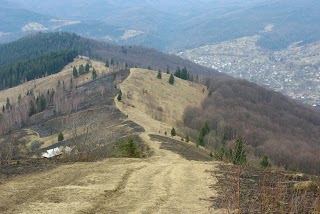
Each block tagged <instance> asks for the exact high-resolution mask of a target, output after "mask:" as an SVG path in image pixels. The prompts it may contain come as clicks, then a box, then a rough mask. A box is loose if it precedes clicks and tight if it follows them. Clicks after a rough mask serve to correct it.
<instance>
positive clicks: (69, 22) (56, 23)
mask: <svg viewBox="0 0 320 214" xmlns="http://www.w3.org/2000/svg"><path fill="white" fill-rule="evenodd" d="M49 22H51V23H53V24H54V26H52V27H51V28H52V29H53V30H55V29H57V28H59V27H63V26H67V25H75V24H80V23H81V21H74V20H61V19H50V20H49Z"/></svg>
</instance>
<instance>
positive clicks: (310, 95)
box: [178, 36, 320, 108]
mask: <svg viewBox="0 0 320 214" xmlns="http://www.w3.org/2000/svg"><path fill="white" fill-rule="evenodd" d="M258 38H259V37H258V36H253V37H244V38H240V39H237V40H233V41H228V42H223V43H219V44H216V45H207V46H203V47H200V48H196V49H192V50H187V51H184V52H180V53H178V55H179V56H182V57H184V58H187V59H189V60H191V61H193V62H195V63H198V64H201V65H203V66H207V67H211V68H213V69H216V70H218V71H221V72H224V73H227V74H229V75H231V76H233V77H235V78H243V79H247V80H249V81H251V82H255V83H257V84H259V85H262V86H265V87H267V88H271V89H273V90H275V91H278V92H281V93H283V94H285V95H288V96H290V97H292V98H294V99H296V100H300V101H302V102H303V103H307V104H310V105H312V106H314V107H319V108H320V44H313V45H309V46H299V45H298V44H296V45H295V46H291V47H289V48H287V49H285V50H281V51H277V52H271V51H267V50H263V49H261V48H259V47H258V46H256V41H257V39H258Z"/></svg>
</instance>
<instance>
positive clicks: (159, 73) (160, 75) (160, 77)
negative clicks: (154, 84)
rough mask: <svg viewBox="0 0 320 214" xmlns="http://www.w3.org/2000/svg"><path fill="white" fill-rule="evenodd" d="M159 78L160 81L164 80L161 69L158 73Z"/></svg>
mask: <svg viewBox="0 0 320 214" xmlns="http://www.w3.org/2000/svg"><path fill="white" fill-rule="evenodd" d="M157 78H158V79H162V72H161V70H160V69H159V71H158V74H157Z"/></svg>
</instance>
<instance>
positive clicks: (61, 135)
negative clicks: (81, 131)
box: [58, 132, 64, 142]
mask: <svg viewBox="0 0 320 214" xmlns="http://www.w3.org/2000/svg"><path fill="white" fill-rule="evenodd" d="M63 139H64V136H63V133H62V132H59V134H58V141H59V142H60V141H63Z"/></svg>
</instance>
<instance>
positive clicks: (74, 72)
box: [72, 66, 79, 78]
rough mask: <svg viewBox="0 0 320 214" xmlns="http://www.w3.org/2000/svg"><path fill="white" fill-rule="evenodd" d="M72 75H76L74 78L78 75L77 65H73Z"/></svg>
mask: <svg viewBox="0 0 320 214" xmlns="http://www.w3.org/2000/svg"><path fill="white" fill-rule="evenodd" d="M72 75H73V76H74V78H77V77H78V75H79V74H78V69H77V68H76V66H74V67H73V70H72Z"/></svg>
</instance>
